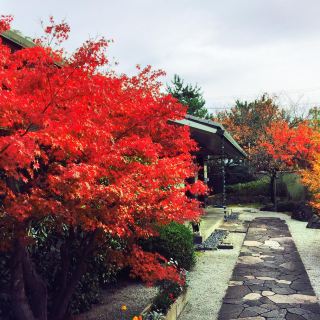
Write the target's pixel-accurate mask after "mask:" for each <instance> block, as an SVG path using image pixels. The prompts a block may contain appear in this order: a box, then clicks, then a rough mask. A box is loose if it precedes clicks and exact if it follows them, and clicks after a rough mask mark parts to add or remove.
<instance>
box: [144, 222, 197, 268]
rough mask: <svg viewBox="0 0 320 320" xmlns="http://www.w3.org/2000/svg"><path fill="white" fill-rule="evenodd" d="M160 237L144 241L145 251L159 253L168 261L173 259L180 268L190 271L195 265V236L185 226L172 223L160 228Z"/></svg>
mask: <svg viewBox="0 0 320 320" xmlns="http://www.w3.org/2000/svg"><path fill="white" fill-rule="evenodd" d="M158 232H159V236H158V237H153V238H149V239H147V240H143V241H142V243H141V245H142V247H143V248H144V249H145V250H148V251H150V252H158V253H159V254H161V255H162V256H164V257H165V258H167V259H168V260H170V259H173V260H174V261H176V262H177V263H178V267H179V268H183V269H186V270H190V269H191V268H192V267H193V266H194V264H195V251H194V245H193V234H192V232H191V230H190V229H189V228H188V227H186V226H185V225H183V224H179V223H176V222H171V223H169V224H167V225H165V226H160V227H158Z"/></svg>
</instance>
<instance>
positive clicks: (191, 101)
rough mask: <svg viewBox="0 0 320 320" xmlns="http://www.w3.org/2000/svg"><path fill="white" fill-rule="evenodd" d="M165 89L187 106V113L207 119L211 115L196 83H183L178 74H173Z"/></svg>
mask: <svg viewBox="0 0 320 320" xmlns="http://www.w3.org/2000/svg"><path fill="white" fill-rule="evenodd" d="M167 91H168V92H169V93H170V94H171V95H172V96H173V97H175V98H177V99H178V100H179V101H180V103H182V104H183V105H185V106H187V107H188V110H187V113H188V114H191V115H193V116H196V117H199V118H205V119H209V118H211V115H210V114H209V113H208V110H207V109H206V107H205V103H206V102H205V100H204V98H203V95H202V92H201V88H199V87H198V86H197V85H195V86H192V85H191V84H187V85H185V84H184V81H183V80H182V79H181V78H180V77H179V76H178V75H176V74H175V75H174V77H173V81H172V85H171V86H167Z"/></svg>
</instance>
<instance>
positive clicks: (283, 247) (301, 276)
mask: <svg viewBox="0 0 320 320" xmlns="http://www.w3.org/2000/svg"><path fill="white" fill-rule="evenodd" d="M218 319H219V320H231V319H243V320H244V319H245V320H265V319H268V320H281V319H286V320H299V319H301V320H305V319H307V320H320V306H319V304H318V301H317V298H316V296H315V294H314V291H313V289H312V286H311V284H310V281H309V278H308V275H307V273H306V270H305V267H304V265H303V263H302V261H301V259H300V256H299V253H298V251H297V248H296V246H295V244H294V242H293V240H292V237H291V234H290V232H289V230H288V227H287V225H286V223H285V221H283V220H281V219H279V218H256V219H254V220H253V221H252V222H251V224H250V227H249V230H248V233H247V235H246V238H245V241H244V244H243V247H242V249H241V253H240V256H239V258H238V261H237V264H236V267H235V269H234V272H233V275H232V278H231V281H230V282H229V287H228V290H227V293H226V295H225V297H224V300H223V304H222V307H221V309H220V313H219V317H218Z"/></svg>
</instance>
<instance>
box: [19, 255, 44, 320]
mask: <svg viewBox="0 0 320 320" xmlns="http://www.w3.org/2000/svg"><path fill="white" fill-rule="evenodd" d="M23 274H24V282H25V288H26V290H27V294H28V297H29V302H30V306H31V308H32V311H33V314H34V315H35V317H36V319H38V320H47V318H48V316H47V304H48V303H47V301H48V293H47V286H46V284H45V282H44V281H43V280H42V278H41V277H40V276H39V275H38V274H37V272H36V270H35V267H34V265H33V263H32V261H31V258H30V255H29V252H27V251H26V252H25V254H24V258H23Z"/></svg>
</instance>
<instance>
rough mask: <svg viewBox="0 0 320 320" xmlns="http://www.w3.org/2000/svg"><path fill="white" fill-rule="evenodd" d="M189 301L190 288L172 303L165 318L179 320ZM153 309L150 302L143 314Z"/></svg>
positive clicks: (165, 319) (166, 319)
mask: <svg viewBox="0 0 320 320" xmlns="http://www.w3.org/2000/svg"><path fill="white" fill-rule="evenodd" d="M187 303H188V289H186V290H185V291H184V292H183V293H182V294H181V295H180V296H179V297H178V299H177V300H176V301H175V302H174V303H173V304H172V305H171V307H170V309H169V310H168V312H167V314H166V315H165V318H164V320H177V319H178V317H179V316H180V314H181V312H182V311H183V310H184V308H185V306H186V305H187ZM150 310H151V304H149V305H148V306H147V307H146V308H145V309H144V310H143V311H142V312H141V314H142V315H144V314H147V313H148V312H149V311H150Z"/></svg>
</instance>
